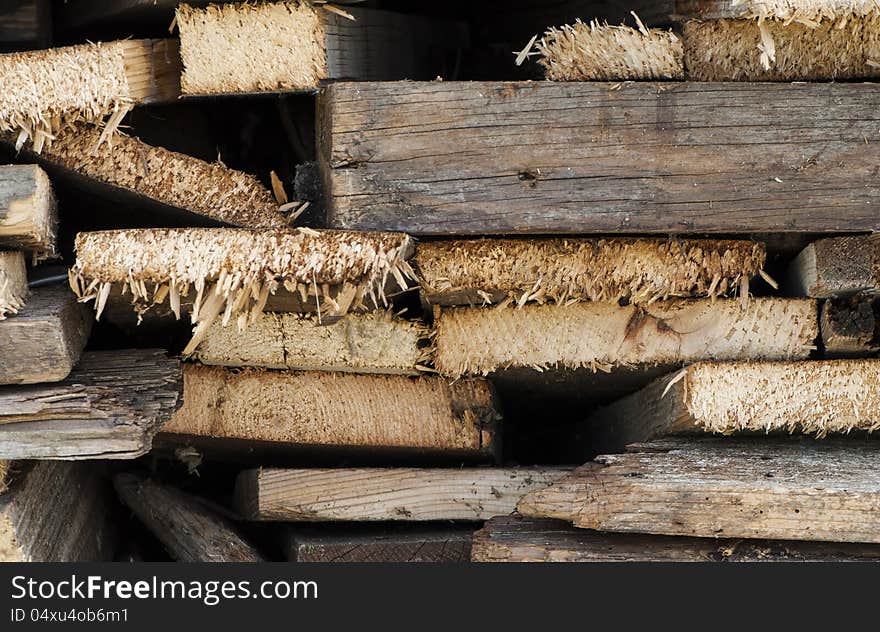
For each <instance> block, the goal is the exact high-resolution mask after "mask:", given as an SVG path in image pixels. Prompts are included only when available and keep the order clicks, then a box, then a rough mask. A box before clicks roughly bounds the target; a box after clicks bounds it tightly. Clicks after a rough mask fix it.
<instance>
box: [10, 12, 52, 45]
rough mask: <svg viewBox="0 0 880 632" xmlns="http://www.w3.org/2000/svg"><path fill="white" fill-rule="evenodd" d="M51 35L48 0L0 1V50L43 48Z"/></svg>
mask: <svg viewBox="0 0 880 632" xmlns="http://www.w3.org/2000/svg"><path fill="white" fill-rule="evenodd" d="M51 37H52V16H51V10H50V4H49V0H16V1H13V2H3V3H0V52H7V51H11V50H23V49H26V48H44V47H46V46H48V45H49V40H50V39H51Z"/></svg>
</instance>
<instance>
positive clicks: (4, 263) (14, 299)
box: [0, 250, 28, 321]
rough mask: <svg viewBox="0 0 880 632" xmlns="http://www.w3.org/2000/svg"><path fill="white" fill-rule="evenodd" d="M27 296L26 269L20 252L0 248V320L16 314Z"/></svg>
mask: <svg viewBox="0 0 880 632" xmlns="http://www.w3.org/2000/svg"><path fill="white" fill-rule="evenodd" d="M27 297H28V282H27V270H26V269H25V265H24V255H22V254H21V253H20V252H13V251H2V250H0V321H2V320H4V319H5V318H6V317H7V316H8V315H10V314H17V313H18V312H19V311H20V310H21V308H22V307H24V304H25V301H26V300H27Z"/></svg>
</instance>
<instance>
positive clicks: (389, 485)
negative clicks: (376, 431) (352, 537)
mask: <svg viewBox="0 0 880 632" xmlns="http://www.w3.org/2000/svg"><path fill="white" fill-rule="evenodd" d="M568 471H569V470H565V469H561V468H464V469H415V468H393V469H387V468H346V469H309V470H296V469H289V470H273V469H260V470H245V471H243V472H242V473H241V474H239V477H238V481H237V482H236V489H235V494H236V501H237V504H238V508H239V512H240V513H241V515H242V516H243V517H245V518H246V519H249V520H279V521H287V522H335V521H357V522H370V521H406V522H422V521H430V520H470V521H475V520H488V519H489V518H491V517H492V516H499V515H505V514H509V513H510V512H511V511H513V508H514V507H515V505H516V503H517V502H518V501H519V499H520V498H522V496H523V495H524V494H526V493H528V492H530V491H532V490H536V489H541V488H543V487H546V486H548V485H550V484H551V483H552V482H553V481H555V480H556V479H558V478H560V477H562V476H563V475H565V474H566V473H567V472H568Z"/></svg>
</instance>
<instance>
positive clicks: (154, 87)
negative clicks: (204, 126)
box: [0, 39, 180, 153]
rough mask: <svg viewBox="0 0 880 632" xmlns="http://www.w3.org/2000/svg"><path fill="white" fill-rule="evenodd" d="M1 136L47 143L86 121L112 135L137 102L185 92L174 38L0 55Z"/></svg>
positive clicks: (171, 97)
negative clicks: (10, 133) (182, 87)
mask: <svg viewBox="0 0 880 632" xmlns="http://www.w3.org/2000/svg"><path fill="white" fill-rule="evenodd" d="M0 85H3V87H4V89H3V91H2V92H0V131H4V132H13V133H16V134H19V141H20V142H24V141H25V140H26V139H31V140H32V141H33V146H34V151H36V152H37V153H39V152H40V151H41V150H42V148H43V146H44V145H45V144H47V143H48V144H51V142H52V140H53V139H54V138H55V137H56V136H57V135H58V134H59V133H63V132H64V131H66V130H67V128H68V126H69V125H72V124H75V123H77V122H80V121H84V122H87V123H93V124H100V123H103V122H104V121H105V120H106V121H107V130H106V131H107V133H108V134H110V133H112V131H113V129H115V127H116V126H117V125H118V124H119V122H120V120H121V119H122V117H123V116H124V115H125V113H126V112H127V111H128V110H129V109H130V108H131V107H132V106H133V105H135V104H140V103H159V102H169V101H174V100H175V99H176V98H177V97H178V95H179V94H180V56H179V54H178V50H177V42H176V40H131V39H129V40H121V41H116V42H107V43H104V44H101V43H98V44H92V43H88V44H80V45H77V46H66V47H61V48H50V49H46V50H39V51H30V52H24V53H10V54H7V55H0Z"/></svg>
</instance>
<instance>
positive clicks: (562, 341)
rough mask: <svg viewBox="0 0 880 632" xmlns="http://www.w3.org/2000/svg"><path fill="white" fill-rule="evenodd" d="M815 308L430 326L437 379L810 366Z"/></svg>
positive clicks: (457, 311)
mask: <svg viewBox="0 0 880 632" xmlns="http://www.w3.org/2000/svg"><path fill="white" fill-rule="evenodd" d="M816 311H817V306H816V303H815V302H814V301H811V300H793V299H775V298H758V299H752V300H750V301H748V303H747V304H746V306H745V307H744V306H743V302H742V301H740V300H737V299H719V300H717V301H716V300H710V299H703V300H680V301H675V300H673V301H657V302H655V303H653V304H650V305H646V306H635V305H626V306H618V305H616V304H612V303H601V302H585V303H575V304H572V305H526V306H524V307H522V308H520V309H516V308H513V307H510V308H504V309H500V308H499V309H485V308H481V307H459V308H452V309H444V310H442V311H440V313H439V316H437V317H436V318H435V327H436V335H435V346H436V353H435V358H434V362H435V365H436V367H437V370H438V371H440V373H441V375H446V376H450V377H458V376H461V375H488V374H490V373H492V372H494V371H498V370H501V369H507V368H511V367H533V368H537V369H550V368H580V367H591V368H593V369H594V370H595V369H599V368H601V369H612V368H618V367H621V366H633V365H642V366H657V365H665V366H675V365H679V364H681V363H686V362H695V361H698V360H746V359H752V360H783V359H784V360H793V359H806V358H807V357H808V356H809V354H810V352H811V351H812V350H813V349H814V348H815V340H816V337H817V335H818V333H819V330H818V329H819V328H818V322H817V319H816Z"/></svg>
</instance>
